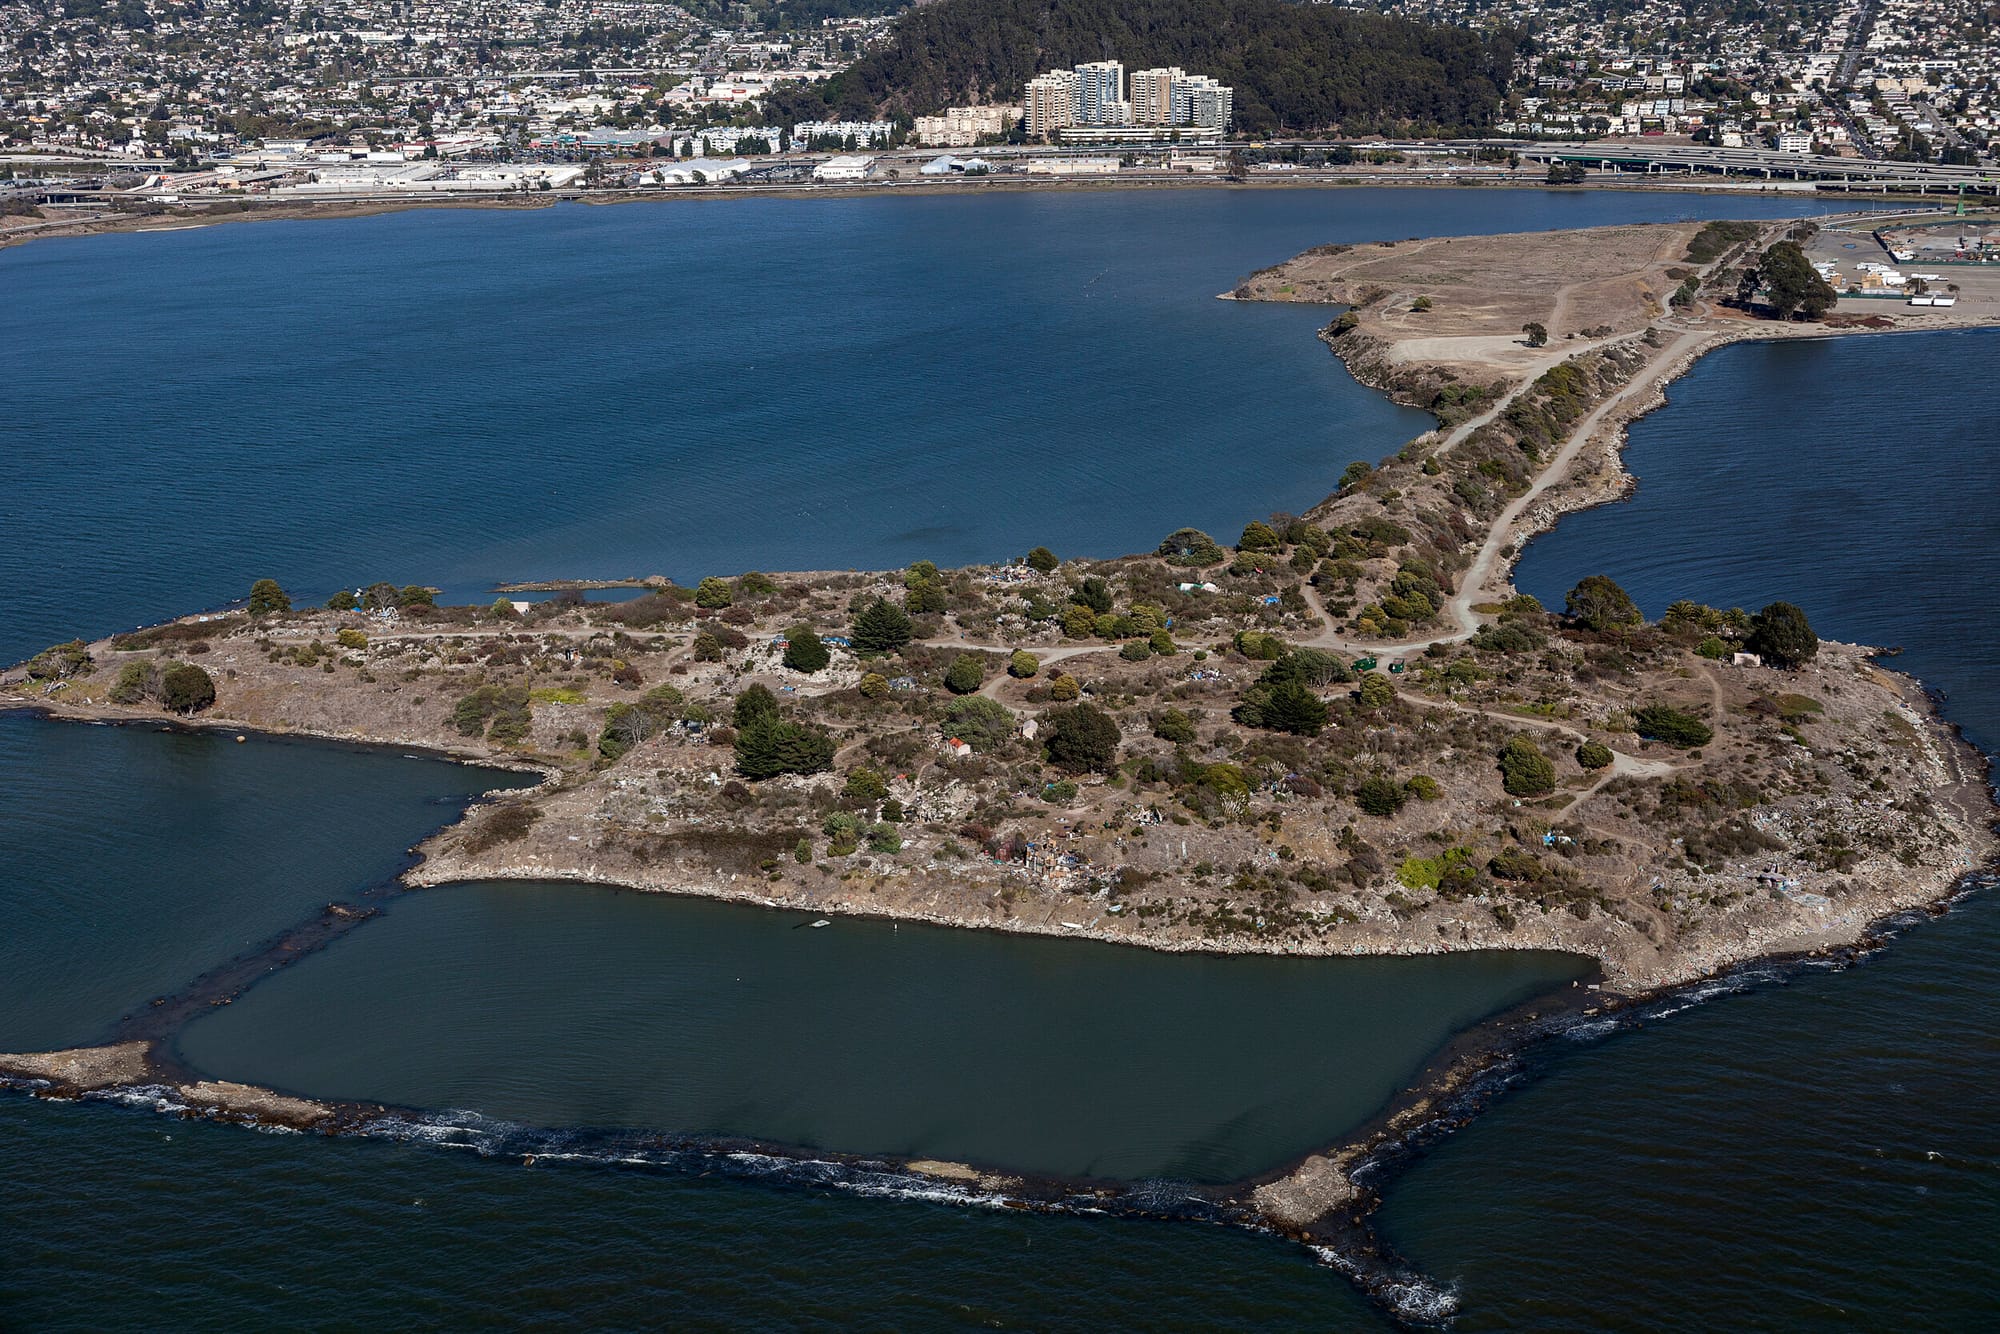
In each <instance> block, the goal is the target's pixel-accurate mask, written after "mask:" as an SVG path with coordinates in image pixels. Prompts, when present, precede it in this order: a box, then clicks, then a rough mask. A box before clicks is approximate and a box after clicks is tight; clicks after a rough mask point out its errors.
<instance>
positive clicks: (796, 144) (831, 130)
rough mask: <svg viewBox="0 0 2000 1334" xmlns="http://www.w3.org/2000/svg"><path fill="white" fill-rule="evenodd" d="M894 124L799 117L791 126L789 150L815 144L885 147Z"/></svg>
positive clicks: (801, 149) (893, 130)
mask: <svg viewBox="0 0 2000 1334" xmlns="http://www.w3.org/2000/svg"><path fill="white" fill-rule="evenodd" d="M895 129H896V127H895V126H894V125H892V124H890V123H889V122H888V121H886V120H802V121H800V122H799V123H798V124H796V125H794V126H792V139H791V145H792V151H793V152H795V153H799V152H805V151H808V150H810V149H811V148H813V147H814V145H815V144H816V143H817V144H819V145H821V146H825V145H829V144H838V145H839V146H840V147H842V148H846V147H848V140H850V139H851V140H853V141H854V142H853V146H854V147H855V148H887V147H888V146H889V136H890V135H891V134H893V133H895Z"/></svg>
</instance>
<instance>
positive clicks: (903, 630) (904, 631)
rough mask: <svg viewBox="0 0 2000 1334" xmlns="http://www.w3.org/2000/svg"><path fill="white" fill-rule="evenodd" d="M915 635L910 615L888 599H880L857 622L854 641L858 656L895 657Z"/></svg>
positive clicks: (853, 635) (857, 618)
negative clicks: (884, 654) (881, 654)
mask: <svg viewBox="0 0 2000 1334" xmlns="http://www.w3.org/2000/svg"><path fill="white" fill-rule="evenodd" d="M913 633H914V631H913V629H912V628H911V625H910V617H909V613H908V612H906V611H904V610H903V609H902V608H901V607H898V606H897V605H896V604H895V603H893V602H890V601H889V600H888V599H887V598H876V599H875V601H873V602H872V603H870V604H869V605H868V606H867V608H865V609H864V610H863V611H862V613H861V614H860V615H859V616H857V617H855V618H854V631H853V634H852V636H851V638H852V640H853V644H854V651H855V652H856V653H864V654H876V653H894V652H896V651H898V650H899V649H901V648H902V647H903V646H904V645H905V644H908V643H909V642H910V638H911V635H912V634H913Z"/></svg>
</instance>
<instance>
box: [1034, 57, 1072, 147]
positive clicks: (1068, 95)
mask: <svg viewBox="0 0 2000 1334" xmlns="http://www.w3.org/2000/svg"><path fill="white" fill-rule="evenodd" d="M1021 119H1022V122H1023V125H1024V126H1025V128H1026V129H1027V131H1028V133H1029V134H1030V135H1031V136H1033V137H1035V138H1038V139H1047V138H1049V137H1051V136H1052V135H1054V134H1055V132H1056V131H1057V130H1060V129H1062V128H1063V127H1064V126H1066V125H1074V124H1076V71H1075V70H1067V69H1052V70H1050V71H1049V72H1048V73H1047V74H1040V75H1037V76H1036V77H1034V78H1032V79H1030V80H1028V90H1027V93H1026V95H1025V96H1024V97H1023V98H1022V99H1021Z"/></svg>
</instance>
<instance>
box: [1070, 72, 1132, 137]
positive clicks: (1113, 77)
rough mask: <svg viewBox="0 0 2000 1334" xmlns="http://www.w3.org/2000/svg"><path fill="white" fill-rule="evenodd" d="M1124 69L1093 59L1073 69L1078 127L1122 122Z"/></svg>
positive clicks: (1124, 110)
mask: <svg viewBox="0 0 2000 1334" xmlns="http://www.w3.org/2000/svg"><path fill="white" fill-rule="evenodd" d="M1125 116H1126V106H1125V66H1124V65H1122V64H1120V63H1119V62H1118V61H1116V60H1094V61H1092V62H1091V63H1090V64H1088V65H1078V66H1077V67H1076V120H1075V122H1074V123H1075V124H1078V125H1120V124H1123V123H1124V121H1125Z"/></svg>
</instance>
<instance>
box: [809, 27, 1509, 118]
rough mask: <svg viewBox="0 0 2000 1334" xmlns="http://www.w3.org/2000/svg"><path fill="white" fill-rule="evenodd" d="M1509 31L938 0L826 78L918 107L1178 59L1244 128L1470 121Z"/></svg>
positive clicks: (845, 94)
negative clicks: (1204, 80) (1226, 90)
mask: <svg viewBox="0 0 2000 1334" xmlns="http://www.w3.org/2000/svg"><path fill="white" fill-rule="evenodd" d="M1512 55H1513V41H1512V39H1511V38H1508V37H1493V36H1489V35H1482V34H1477V33H1472V32H1467V31H1465V30H1462V29H1456V28H1441V27H1430V26H1427V25H1424V24H1420V23H1412V22H1409V21H1407V20H1403V19H1394V18H1387V17H1384V16H1381V15H1376V14H1362V13H1356V12H1353V11H1351V10H1343V9H1335V8H1332V7H1331V6H1326V5H1307V4H1294V3H1288V2H1287V0H938V3H936V4H932V5H926V6H924V7H922V8H920V9H916V10H912V11H911V12H910V13H909V14H907V15H905V16H904V18H903V20H902V21H901V23H899V24H898V25H897V28H896V32H895V35H894V37H893V38H892V39H891V41H890V43H889V45H888V46H886V47H884V48H882V49H881V50H878V51H875V52H873V53H872V54H870V55H868V56H867V57H865V58H864V59H863V60H861V61H860V63H858V64H856V65H855V66H854V67H853V68H851V69H849V70H848V71H846V72H845V73H844V74H842V75H840V76H839V77H837V78H836V79H834V80H832V81H831V82H830V83H829V84H828V85H827V86H826V88H825V90H824V92H823V94H822V96H823V98H824V100H825V101H826V102H827V103H829V104H831V105H833V106H835V107H839V108H841V109H843V110H847V111H859V110H862V109H864V108H872V109H880V110H884V111H890V112H906V113H910V114H922V113H926V112H931V111H936V110H938V109H939V108H942V107H946V106H952V105H959V104H964V103H972V102H991V101H1012V100H1016V99H1018V98H1019V97H1020V95H1021V88H1022V85H1023V84H1025V83H1026V82H1027V81H1028V80H1029V79H1030V78H1033V77H1034V76H1035V75H1036V74H1039V73H1041V72H1042V71H1043V70H1046V69H1050V68H1054V67H1059V66H1069V65H1074V64H1077V63H1079V62H1082V61H1089V60H1105V59H1117V60H1122V61H1124V62H1125V67H1126V69H1127V70H1128V71H1130V70H1134V69H1144V68H1147V67H1149V66H1155V65H1179V66H1181V67H1183V68H1184V69H1186V70H1188V71H1189V72H1190V73H1195V74H1208V75H1212V76H1214V77H1215V78H1218V79H1220V80H1222V81H1223V82H1224V83H1227V84H1230V85H1232V86H1233V87H1234V88H1235V89H1236V124H1237V125H1238V127H1240V128H1241V129H1242V130H1244V131H1245V132H1247V133H1250V134H1277V133H1281V132H1300V131H1311V130H1324V129H1334V128H1340V129H1344V130H1346V131H1348V132H1350V133H1355V132H1368V131H1376V130H1384V131H1395V130H1442V131H1468V132H1476V131H1477V130H1479V129H1481V128H1483V127H1484V126H1486V125H1488V124H1490V123H1491V122H1492V119H1493V116H1494V112H1495V109H1496V106H1497V103H1498V101H1499V97H1500V91H1501V89H1502V88H1503V87H1504V85H1505V82H1506V78H1507V68H1508V62H1509V60H1510V59H1511V57H1512Z"/></svg>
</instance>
